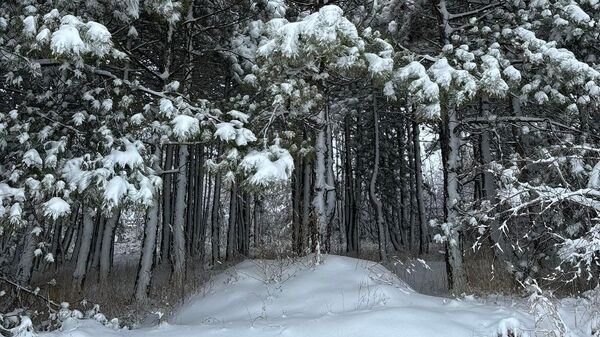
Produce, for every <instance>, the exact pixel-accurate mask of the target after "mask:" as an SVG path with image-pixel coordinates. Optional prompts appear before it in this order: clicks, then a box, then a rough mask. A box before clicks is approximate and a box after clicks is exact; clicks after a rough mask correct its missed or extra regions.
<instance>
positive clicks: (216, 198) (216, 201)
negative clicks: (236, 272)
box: [210, 173, 221, 264]
mask: <svg viewBox="0 0 600 337" xmlns="http://www.w3.org/2000/svg"><path fill="white" fill-rule="evenodd" d="M220 199H221V174H220V173H217V176H216V177H215V192H214V193H213V204H212V212H211V213H212V214H211V219H210V220H211V249H212V263H213V264H215V263H217V261H219V260H220V259H221V257H220V250H221V245H220V238H219V236H220V230H219V225H220V221H219V208H221V205H220V204H221V200H220Z"/></svg>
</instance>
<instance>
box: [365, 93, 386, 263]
mask: <svg viewBox="0 0 600 337" xmlns="http://www.w3.org/2000/svg"><path fill="white" fill-rule="evenodd" d="M373 129H374V133H375V158H374V160H373V161H374V162H373V173H372V175H371V181H370V183H369V197H370V198H371V203H372V204H373V208H375V221H376V224H377V235H378V239H379V240H378V241H379V244H378V247H379V258H380V259H381V260H382V261H387V254H386V240H385V235H386V234H385V231H384V228H383V227H384V226H383V205H382V203H381V200H380V199H379V197H378V196H377V191H376V190H377V175H378V174H379V113H378V111H377V99H376V97H375V94H373Z"/></svg>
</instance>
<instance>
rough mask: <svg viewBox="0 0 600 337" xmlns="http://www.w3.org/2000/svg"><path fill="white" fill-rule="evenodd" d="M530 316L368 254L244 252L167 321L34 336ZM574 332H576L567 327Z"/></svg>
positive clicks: (424, 326)
mask: <svg viewBox="0 0 600 337" xmlns="http://www.w3.org/2000/svg"><path fill="white" fill-rule="evenodd" d="M533 326H534V323H533V318H532V317H531V316H530V315H529V314H527V312H526V311H525V310H523V309H519V308H518V307H516V306H514V305H509V304H507V305H500V304H490V303H484V302H480V301H477V300H475V299H473V298H472V297H467V298H465V299H463V300H456V299H448V298H440V297H432V296H426V295H421V294H418V293H416V292H415V291H413V290H412V289H410V287H408V286H407V285H406V284H405V283H404V282H402V281H401V280H399V279H398V278H397V277H396V276H395V275H394V274H392V273H391V272H390V271H388V270H387V269H385V268H383V267H382V266H380V265H378V264H375V263H373V262H369V261H364V260H358V259H352V258H347V257H339V256H327V257H326V260H325V263H324V264H322V265H319V266H318V267H314V266H312V264H311V257H306V258H302V259H298V260H294V261H265V260H248V261H246V262H243V263H241V264H239V265H237V266H235V267H232V268H230V269H228V270H226V271H225V272H223V273H222V274H220V275H218V276H217V277H215V278H214V279H213V280H212V281H211V283H210V284H209V285H208V286H207V287H206V289H205V290H204V291H203V294H201V295H198V296H196V297H194V298H192V299H191V300H189V301H188V303H187V304H186V305H184V306H183V307H182V308H181V309H180V310H179V311H178V312H177V314H176V315H175V316H174V317H172V318H171V320H170V321H169V322H168V323H163V324H161V325H160V326H158V327H152V328H144V329H138V330H118V331H116V330H112V329H110V328H106V327H103V326H101V325H99V324H98V323H96V322H90V321H78V323H77V324H75V325H73V323H72V322H70V324H68V326H67V327H66V329H65V331H64V332H55V333H46V334H41V336H42V337H51V336H53V337H66V336H81V337H86V336H131V337H138V336H139V337H142V336H143V337H152V336H160V337H183V336H186V337H187V336H213V337H217V336H223V337H225V336H227V337H268V336H285V337H306V336H309V337H319V336H324V337H325V336H327V337H352V336H356V337H368V336H373V337H387V336H389V337H398V336H402V337H411V336H412V337H428V336H431V337H440V336H444V337H465V336H490V337H497V336H513V335H512V334H511V333H513V332H514V331H513V330H514V329H517V330H519V331H518V334H517V336H534V334H530V333H529V332H528V331H532V327H533ZM573 336H576V335H573Z"/></svg>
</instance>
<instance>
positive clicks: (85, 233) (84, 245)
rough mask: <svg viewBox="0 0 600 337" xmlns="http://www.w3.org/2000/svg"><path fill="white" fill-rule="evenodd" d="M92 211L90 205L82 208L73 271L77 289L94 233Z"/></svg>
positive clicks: (84, 273) (82, 276)
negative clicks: (79, 239) (81, 219)
mask: <svg viewBox="0 0 600 337" xmlns="http://www.w3.org/2000/svg"><path fill="white" fill-rule="evenodd" d="M94 213H95V211H94V210H93V209H92V208H90V207H84V209H83V223H82V226H81V244H80V247H79V254H78V255H77V263H76V265H75V270H74V271H73V286H74V287H75V289H76V290H77V291H80V290H81V286H82V285H83V282H84V281H85V276H86V272H87V263H88V259H89V256H90V250H91V246H92V235H93V234H94Z"/></svg>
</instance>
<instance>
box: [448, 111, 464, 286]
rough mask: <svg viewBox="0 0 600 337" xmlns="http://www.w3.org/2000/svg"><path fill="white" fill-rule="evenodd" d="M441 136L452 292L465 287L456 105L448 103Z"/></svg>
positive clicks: (449, 278) (449, 276)
mask: <svg viewBox="0 0 600 337" xmlns="http://www.w3.org/2000/svg"><path fill="white" fill-rule="evenodd" d="M444 124H445V125H444V126H445V132H444V138H445V142H446V146H445V148H446V155H445V156H442V157H444V159H445V160H444V165H443V166H444V171H445V179H444V186H445V188H444V189H445V194H446V196H445V198H444V204H445V213H446V217H445V223H446V226H447V233H446V235H447V240H446V264H447V271H448V285H449V288H450V289H451V290H452V291H453V292H454V293H455V294H461V293H463V292H465V291H467V274H466V271H465V268H464V264H463V257H462V247H461V244H462V232H461V224H460V223H459V213H458V209H457V207H458V205H459V203H460V199H461V197H460V192H459V181H458V179H459V178H458V169H459V165H460V164H459V161H458V159H459V155H460V154H459V151H460V138H459V137H460V136H459V135H458V132H457V131H456V127H457V126H458V119H457V114H456V109H455V108H454V107H453V106H451V105H449V106H448V107H447V110H446V114H445V118H444Z"/></svg>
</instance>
